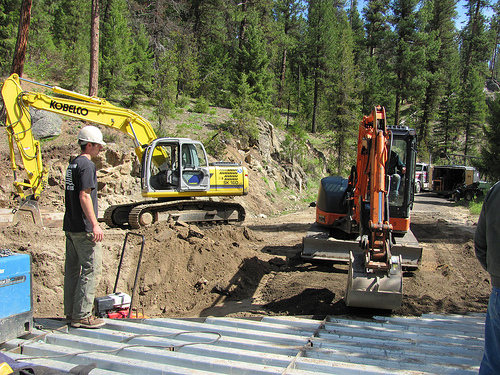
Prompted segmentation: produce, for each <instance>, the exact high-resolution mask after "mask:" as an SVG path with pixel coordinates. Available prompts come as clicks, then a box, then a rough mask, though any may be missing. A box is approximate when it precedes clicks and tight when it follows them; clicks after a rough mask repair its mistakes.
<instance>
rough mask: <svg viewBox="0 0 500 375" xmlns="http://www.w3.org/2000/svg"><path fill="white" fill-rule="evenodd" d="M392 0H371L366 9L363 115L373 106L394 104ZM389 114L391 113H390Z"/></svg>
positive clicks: (390, 105)
mask: <svg viewBox="0 0 500 375" xmlns="http://www.w3.org/2000/svg"><path fill="white" fill-rule="evenodd" d="M389 2H390V1H389V0H369V1H368V3H367V5H366V6H365V7H364V8H363V15H364V18H365V30H366V51H367V54H368V56H367V57H366V59H365V60H363V61H361V71H362V74H363V80H362V85H363V86H362V96H361V97H362V112H363V113H370V112H371V111H372V108H373V106H376V105H382V106H384V107H386V108H391V107H392V106H393V103H394V100H395V99H394V89H393V84H392V82H393V81H394V79H395V77H394V70H393V66H392V59H393V54H394V46H393V44H394V43H393V40H394V37H393V32H392V31H391V25H390V24H389V15H388V13H389ZM388 112H389V113H388V115H389V116H390V115H391V113H390V111H388Z"/></svg>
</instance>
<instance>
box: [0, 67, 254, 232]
mask: <svg viewBox="0 0 500 375" xmlns="http://www.w3.org/2000/svg"><path fill="white" fill-rule="evenodd" d="M21 81H25V82H29V83H31V84H34V85H38V86H41V87H43V88H44V91H46V90H50V91H51V92H53V93H54V94H55V95H54V96H51V95H46V94H45V93H42V92H33V91H24V90H23V89H22V87H21ZM56 95H57V96H56ZM2 99H3V102H4V106H5V110H6V128H7V133H8V138H9V146H10V158H11V167H12V170H13V172H14V187H15V188H16V190H17V193H18V195H19V201H20V206H19V208H18V209H17V212H16V215H15V221H20V220H23V221H26V220H27V221H29V222H33V223H35V224H37V225H42V219H41V215H40V210H39V207H38V201H39V198H40V195H41V193H42V191H43V190H44V188H45V186H46V184H47V180H48V170H47V168H46V167H44V165H43V163H42V153H41V147H40V143H39V141H37V140H35V138H34V137H33V132H32V122H31V115H30V111H29V108H30V107H33V108H36V109H39V110H45V111H49V112H53V113H57V114H59V115H62V116H68V117H72V118H75V119H79V120H83V121H88V122H91V123H94V124H99V125H103V126H106V127H109V128H113V129H116V130H118V131H120V132H123V133H125V134H127V135H128V136H130V137H131V138H132V139H133V141H134V146H135V152H136V154H137V156H138V158H139V160H140V161H141V193H142V196H143V197H145V198H153V199H147V200H144V201H141V202H134V203H127V204H120V205H113V206H110V207H108V208H107V209H106V211H105V212H104V221H105V223H106V224H107V225H108V226H110V227H123V228H130V227H131V228H139V227H141V226H147V225H150V224H152V223H155V222H158V221H163V220H168V219H170V218H172V219H174V220H181V221H185V222H198V223H200V222H212V223H213V222H239V221H243V220H244V219H245V210H244V208H243V206H242V205H240V204H238V203H235V202H223V201H220V202H218V201H214V200H213V199H210V197H231V196H242V195H246V194H248V189H249V186H248V170H247V169H246V168H245V167H243V166H241V165H239V164H235V163H230V162H216V163H209V162H208V157H207V153H206V151H205V148H204V146H203V144H202V143H200V142H198V141H195V140H192V139H188V138H170V137H166V138H157V137H156V134H155V131H154V129H153V127H152V126H151V124H150V123H149V122H148V121H147V120H146V119H145V118H143V117H141V116H140V115H138V114H137V113H135V112H133V111H131V110H129V109H124V108H120V107H118V106H115V105H113V104H111V103H109V102H108V101H106V100H105V99H103V98H98V97H95V96H92V97H91V96H87V95H82V94H79V93H76V92H73V91H69V90H65V89H62V88H60V87H57V86H49V85H45V84H41V83H38V82H35V81H31V80H27V79H23V78H20V77H19V76H18V75H17V74H13V75H11V76H10V77H9V78H8V79H7V80H5V82H4V83H3V86H2ZM16 155H18V157H19V158H20V159H21V160H22V164H23V166H24V169H25V171H26V174H27V179H25V178H23V177H20V176H18V173H17V169H18V166H17V161H16ZM203 197H205V199H199V198H203ZM194 198H198V199H194Z"/></svg>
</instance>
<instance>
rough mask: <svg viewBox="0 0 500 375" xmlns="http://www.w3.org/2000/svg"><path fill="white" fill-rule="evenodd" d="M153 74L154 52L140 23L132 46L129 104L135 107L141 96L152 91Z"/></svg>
mask: <svg viewBox="0 0 500 375" xmlns="http://www.w3.org/2000/svg"><path fill="white" fill-rule="evenodd" d="M153 75H154V71H153V54H152V52H151V49H150V48H149V39H148V36H147V34H146V30H145V28H144V26H143V25H139V26H138V30H137V32H136V37H135V38H134V43H133V46H132V56H131V61H130V82H129V85H128V87H129V91H130V100H129V104H128V106H130V107H133V106H134V105H135V104H136V102H137V99H138V97H139V96H141V95H149V94H151V93H152V90H153Z"/></svg>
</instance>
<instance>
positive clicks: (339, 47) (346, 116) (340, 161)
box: [326, 10, 359, 174]
mask: <svg viewBox="0 0 500 375" xmlns="http://www.w3.org/2000/svg"><path fill="white" fill-rule="evenodd" d="M335 13H336V14H335V37H334V40H335V43H334V44H333V47H334V48H333V51H332V52H333V53H332V54H331V56H330V59H331V61H332V62H333V66H332V68H333V69H332V73H331V77H330V83H329V86H330V89H327V90H326V92H327V93H328V96H327V98H326V103H327V106H328V111H327V122H328V123H329V124H331V125H330V127H329V128H330V129H331V130H333V139H332V141H333V146H334V149H335V151H336V154H337V160H336V170H337V173H339V174H345V173H348V170H347V168H349V167H350V166H351V165H352V164H354V157H353V156H352V155H351V153H350V150H351V149H352V146H353V145H354V142H355V140H356V129H357V124H358V123H359V116H358V113H359V112H358V102H357V99H356V98H357V96H358V89H357V87H356V85H355V77H356V69H355V66H354V52H353V51H354V42H353V35H352V31H351V28H350V27H349V22H348V19H347V15H346V14H345V12H344V11H343V10H337V11H336V12H335Z"/></svg>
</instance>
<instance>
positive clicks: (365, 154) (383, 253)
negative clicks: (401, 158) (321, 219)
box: [354, 106, 392, 270]
mask: <svg viewBox="0 0 500 375" xmlns="http://www.w3.org/2000/svg"><path fill="white" fill-rule="evenodd" d="M389 148H390V133H389V131H388V130H387V125H386V116H385V108H383V107H380V106H379V107H375V108H374V109H373V111H372V113H371V114H370V115H369V116H364V118H363V120H362V121H361V123H360V126H359V135H358V154H357V171H358V173H359V174H360V176H358V179H357V184H356V185H355V187H354V197H355V201H356V203H357V204H356V207H355V220H356V221H357V222H359V223H361V226H362V230H361V235H362V237H361V247H362V248H363V249H364V250H365V252H366V254H367V255H366V259H367V261H366V267H367V268H372V269H385V270H387V269H389V268H390V257H391V253H390V233H391V231H392V225H391V224H389V218H388V207H387V196H388V191H387V187H386V185H387V184H386V164H387V160H388V154H389ZM366 205H368V206H369V208H370V209H369V213H368V215H367V216H368V217H367V220H362V216H363V207H364V206H366Z"/></svg>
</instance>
